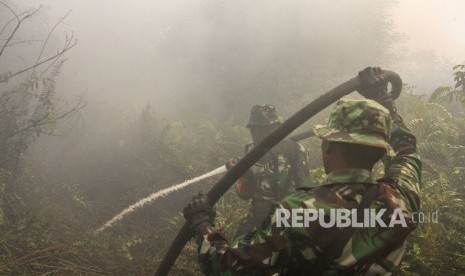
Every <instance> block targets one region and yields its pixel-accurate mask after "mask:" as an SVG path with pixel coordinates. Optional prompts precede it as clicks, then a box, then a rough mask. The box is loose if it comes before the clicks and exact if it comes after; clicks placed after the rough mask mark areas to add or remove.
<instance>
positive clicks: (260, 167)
mask: <svg viewBox="0 0 465 276" xmlns="http://www.w3.org/2000/svg"><path fill="white" fill-rule="evenodd" d="M280 124H281V119H280V117H279V116H278V113H277V111H276V108H275V107H274V106H273V105H270V104H264V105H255V106H253V107H252V110H251V112H250V119H249V123H248V124H247V128H249V129H250V134H251V136H252V139H253V143H252V144H249V145H247V146H246V153H247V152H248V151H249V150H250V149H251V148H252V147H253V145H254V144H258V143H259V142H260V141H261V140H262V139H264V138H265V137H266V136H267V135H268V134H270V133H271V132H272V131H274V130H275V129H276V128H277V127H278V126H279V125H280ZM236 162H237V160H236V159H231V160H229V162H228V163H227V164H226V167H227V168H228V169H231V168H232V167H233V166H234V165H235V164H236ZM308 163H309V160H308V154H307V152H306V150H305V148H304V147H303V146H302V145H301V144H299V143H297V142H294V141H291V140H289V139H284V140H282V141H281V142H280V143H278V144H277V145H276V146H274V147H273V148H272V149H271V150H270V151H269V152H267V154H266V155H265V156H263V157H262V158H261V159H260V160H259V161H258V162H257V163H256V164H255V165H254V166H253V167H252V168H251V169H250V170H249V171H247V172H246V173H245V174H244V175H243V176H242V177H241V178H240V179H239V180H238V181H237V183H236V192H237V194H238V196H239V197H240V198H241V199H244V200H249V199H252V210H251V213H250V215H249V217H247V219H246V220H244V221H243V222H242V223H241V224H240V225H239V228H238V230H237V233H236V236H239V235H242V234H245V233H247V232H249V231H250V230H252V228H253V227H256V226H259V225H260V224H261V223H262V221H263V220H264V219H265V217H266V216H267V215H268V213H269V211H270V208H271V205H272V204H273V203H275V202H278V201H280V200H282V199H283V198H284V197H285V196H286V195H288V194H290V193H292V192H294V191H295V188H296V187H310V186H311V183H310V175H309V167H308Z"/></svg>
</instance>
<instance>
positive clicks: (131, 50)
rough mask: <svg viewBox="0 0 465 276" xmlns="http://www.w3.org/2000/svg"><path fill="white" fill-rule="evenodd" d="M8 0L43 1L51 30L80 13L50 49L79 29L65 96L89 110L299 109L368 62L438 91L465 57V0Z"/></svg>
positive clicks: (62, 84)
mask: <svg viewBox="0 0 465 276" xmlns="http://www.w3.org/2000/svg"><path fill="white" fill-rule="evenodd" d="M8 3H11V4H12V5H13V6H16V8H17V10H21V9H25V8H26V7H38V6H39V5H40V4H42V5H44V8H43V10H42V11H41V14H42V15H41V18H42V19H43V18H45V19H46V20H42V22H39V21H38V20H37V19H35V20H34V22H33V24H36V25H39V26H41V28H40V31H41V32H43V34H46V32H47V30H48V29H50V28H51V26H53V24H54V23H55V22H56V21H57V20H58V19H59V18H60V17H62V16H63V15H64V14H65V13H66V12H67V11H68V10H72V12H71V14H70V16H69V17H68V18H67V19H66V21H65V22H66V25H61V26H59V27H58V28H57V30H56V31H55V33H54V35H53V37H52V38H53V39H54V40H55V42H56V44H55V46H53V45H49V46H48V47H47V50H49V51H54V50H55V49H56V48H57V47H58V46H59V45H60V41H63V40H64V35H65V33H67V34H70V33H71V32H74V34H75V37H76V38H77V39H78V41H79V44H78V46H77V47H76V48H75V49H73V50H72V51H71V52H70V53H68V54H67V57H68V58H69V61H68V62H67V63H66V65H65V69H64V73H63V75H62V77H61V78H60V80H59V88H60V95H61V96H63V97H65V98H66V99H73V97H75V96H76V95H85V96H86V98H87V100H88V102H89V108H90V109H92V107H93V106H99V107H102V108H103V106H108V105H111V106H115V105H120V106H125V108H134V110H138V109H140V108H141V107H143V106H145V105H146V104H147V103H150V104H151V105H152V107H154V108H155V109H156V110H157V111H158V112H161V113H163V114H171V115H173V114H177V113H180V112H181V110H182V111H183V112H189V113H191V114H196V115H206V114H208V113H209V112H211V116H213V115H214V116H219V115H224V116H225V117H226V118H227V117H229V116H231V115H233V114H235V113H238V112H245V113H246V114H247V113H248V110H249V108H250V106H251V105H253V104H254V103H262V102H272V103H275V104H277V105H278V106H279V107H280V108H281V109H282V108H289V107H290V109H291V111H293V110H295V108H294V106H295V105H294V104H292V103H289V101H291V102H293V103H295V102H299V101H304V102H306V101H308V100H309V98H313V97H314V95H317V94H319V93H322V92H324V91H325V90H326V89H329V88H331V87H333V86H335V85H337V84H338V83H339V82H341V81H343V80H345V78H347V77H350V76H353V75H354V74H355V73H356V72H357V71H358V70H360V69H361V68H364V67H365V66H368V65H379V66H384V67H388V68H391V69H393V70H395V71H397V72H399V73H400V74H401V76H402V77H403V78H404V81H405V82H407V83H409V84H411V85H414V86H417V87H418V91H417V92H418V93H430V92H431V91H432V90H433V89H434V88H436V87H437V86H439V85H444V84H445V83H449V82H450V81H451V78H450V75H449V71H448V69H449V68H450V67H451V65H453V64H456V63H460V62H462V61H464V60H465V52H464V51H463V49H465V38H464V37H463V35H461V33H460V28H461V26H464V25H465V17H463V16H460V11H462V10H463V9H464V8H465V4H464V3H463V1H459V0H457V1H447V2H441V1H414V0H412V1H398V2H397V1H379V0H378V1H368V0H364V1H363V0H362V1H358V0H357V1H341V0H339V1H307V0H305V1H304V0H300V1H298V0H294V1H282V0H269V1H245V0H242V1H218V0H215V1H213V0H199V1H188V0H174V1H145V0H139V1H121V0H117V1H115V0H100V1H87V0H80V1H71V0H47V1H44V0H27V1H26V0H15V1H9V2H8ZM2 14H4V13H2ZM44 21H45V23H44ZM29 28H30V27H29ZM34 28H36V29H38V27H37V26H34ZM29 30H30V29H29ZM25 32H26V31H25ZM36 48H39V47H36ZM30 49H31V48H27V49H22V50H23V51H27V50H29V51H30ZM15 50H17V51H19V50H20V48H17V49H15ZM20 53H21V52H20ZM18 55H19V54H18ZM23 58H24V57H23ZM20 62H21V61H20V60H19V59H16V60H15V59H12V60H11V62H10V64H9V67H13V66H14V63H16V64H18V63H20ZM12 63H13V64H12ZM3 66H4V65H2V67H3ZM2 69H3V68H2ZM245 117H246V116H242V117H241V118H242V119H244V118H245Z"/></svg>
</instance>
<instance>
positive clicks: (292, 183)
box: [238, 140, 311, 201]
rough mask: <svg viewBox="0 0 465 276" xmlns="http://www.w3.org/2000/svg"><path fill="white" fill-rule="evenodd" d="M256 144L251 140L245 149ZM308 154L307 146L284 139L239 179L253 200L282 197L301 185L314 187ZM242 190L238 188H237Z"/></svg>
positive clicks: (274, 199)
mask: <svg viewBox="0 0 465 276" xmlns="http://www.w3.org/2000/svg"><path fill="white" fill-rule="evenodd" d="M251 146H253V144H250V145H248V146H247V148H246V152H247V151H248V150H249V149H250V148H251ZM309 170H310V168H309V157H308V153H307V151H306V150H305V148H304V147H303V146H302V145H301V144H299V143H296V142H293V141H291V140H283V141H282V142H281V143H279V144H278V145H276V146H275V147H274V148H273V149H271V151H270V152H268V153H267V154H266V155H265V156H264V157H263V158H262V159H260V160H259V161H258V162H257V163H256V164H255V165H254V166H252V168H251V169H250V170H249V171H248V172H247V173H246V174H244V175H243V176H242V177H241V179H240V180H239V181H240V182H241V184H242V185H246V186H248V189H249V190H251V191H252V197H253V199H254V200H269V201H279V200H281V199H283V198H284V197H285V196H287V195H288V194H290V193H292V192H294V191H295V189H296V188H298V187H311V182H310V175H309ZM238 192H239V191H238Z"/></svg>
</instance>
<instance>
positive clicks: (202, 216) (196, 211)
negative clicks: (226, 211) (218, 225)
mask: <svg viewBox="0 0 465 276" xmlns="http://www.w3.org/2000/svg"><path fill="white" fill-rule="evenodd" d="M182 213H183V215H184V218H185V219H186V220H187V221H188V223H189V225H190V228H191V229H192V230H193V231H195V232H197V231H196V230H197V226H199V225H200V224H202V223H203V222H208V223H209V224H212V223H213V221H214V220H215V217H216V211H215V207H214V206H212V205H211V204H210V201H209V199H208V197H207V195H206V194H202V193H200V192H199V194H198V195H196V196H194V197H193V198H192V201H191V202H190V203H189V204H187V206H186V207H184V210H183V211H182Z"/></svg>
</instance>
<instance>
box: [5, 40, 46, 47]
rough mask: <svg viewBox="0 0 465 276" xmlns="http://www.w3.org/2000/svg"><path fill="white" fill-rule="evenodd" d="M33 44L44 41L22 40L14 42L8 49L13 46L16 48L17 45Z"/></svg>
mask: <svg viewBox="0 0 465 276" xmlns="http://www.w3.org/2000/svg"><path fill="white" fill-rule="evenodd" d="M33 42H42V40H39V39H29V40H21V41H15V42H12V43H10V44H9V45H8V46H7V47H12V46H15V45H18V44H26V43H27V44H31V43H33Z"/></svg>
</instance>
